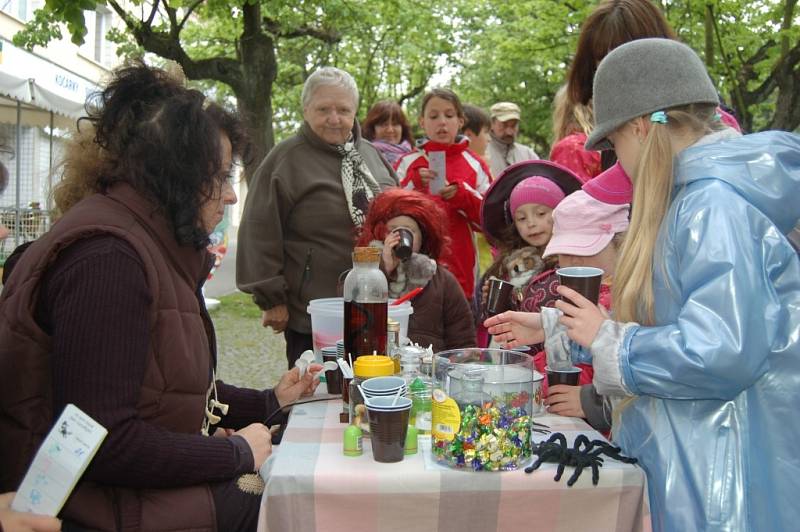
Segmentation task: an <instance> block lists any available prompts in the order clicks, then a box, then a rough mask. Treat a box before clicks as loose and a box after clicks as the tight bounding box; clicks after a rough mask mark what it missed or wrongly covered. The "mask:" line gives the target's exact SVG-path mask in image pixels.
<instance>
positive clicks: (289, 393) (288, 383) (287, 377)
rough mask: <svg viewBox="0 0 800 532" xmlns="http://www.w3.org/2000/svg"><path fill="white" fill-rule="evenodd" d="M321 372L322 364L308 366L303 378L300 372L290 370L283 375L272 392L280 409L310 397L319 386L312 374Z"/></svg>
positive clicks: (317, 380)
mask: <svg viewBox="0 0 800 532" xmlns="http://www.w3.org/2000/svg"><path fill="white" fill-rule="evenodd" d="M321 370H322V364H316V363H313V364H309V365H308V368H306V372H305V374H304V375H303V378H300V370H299V369H298V368H292V369H290V370H289V371H287V372H286V373H284V374H283V376H282V377H281V380H280V381H278V384H277V385H275V388H273V389H272V391H273V392H274V393H275V398H276V399H277V400H278V404H280V405H281V408H283V407H284V406H286V405H288V404H289V403H293V402H295V401H297V400H298V399H300V397H306V396H309V395H312V394H313V393H314V390H316V389H317V385H318V384H319V377H315V376H314V374H315V373H317V372H319V371H321Z"/></svg>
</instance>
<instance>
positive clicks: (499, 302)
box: [486, 279, 514, 316]
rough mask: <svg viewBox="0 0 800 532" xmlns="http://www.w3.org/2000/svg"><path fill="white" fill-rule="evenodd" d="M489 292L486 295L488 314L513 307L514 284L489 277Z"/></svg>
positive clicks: (498, 312)
mask: <svg viewBox="0 0 800 532" xmlns="http://www.w3.org/2000/svg"><path fill="white" fill-rule="evenodd" d="M488 283H489V293H488V294H487V295H486V314H488V315H489V316H494V315H496V314H500V313H502V312H505V311H507V310H510V309H511V294H512V293H513V291H514V285H513V284H511V283H508V282H506V281H501V280H500V279H489V281H488Z"/></svg>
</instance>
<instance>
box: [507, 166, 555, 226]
mask: <svg viewBox="0 0 800 532" xmlns="http://www.w3.org/2000/svg"><path fill="white" fill-rule="evenodd" d="M564 196H565V194H564V191H563V190H561V187H559V186H558V185H556V184H555V183H553V182H552V181H551V180H550V179H548V178H546V177H542V176H538V175H536V176H532V177H529V178H527V179H525V180H523V181H520V182H519V183H518V184H517V186H515V187H514V189H513V190H512V191H511V196H510V197H509V198H508V204H509V205H508V210H509V211H511V216H512V217H513V216H514V213H515V212H517V208H519V207H521V206H523V205H527V204H529V203H538V204H539V205H547V206H548V207H550V208H551V209H555V208H556V205H558V204H559V202H561V200H563V199H564Z"/></svg>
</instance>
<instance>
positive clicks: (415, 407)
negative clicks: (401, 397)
mask: <svg viewBox="0 0 800 532" xmlns="http://www.w3.org/2000/svg"><path fill="white" fill-rule="evenodd" d="M432 393H433V385H432V383H431V381H430V379H428V378H426V377H425V376H423V375H419V376H417V377H416V378H415V379H414V380H413V381H411V383H410V384H409V386H408V397H409V399H411V413H410V414H409V418H408V424H409V425H411V426H412V427H415V428H416V429H417V433H418V434H430V433H431V423H432V414H431V401H432V398H431V396H432Z"/></svg>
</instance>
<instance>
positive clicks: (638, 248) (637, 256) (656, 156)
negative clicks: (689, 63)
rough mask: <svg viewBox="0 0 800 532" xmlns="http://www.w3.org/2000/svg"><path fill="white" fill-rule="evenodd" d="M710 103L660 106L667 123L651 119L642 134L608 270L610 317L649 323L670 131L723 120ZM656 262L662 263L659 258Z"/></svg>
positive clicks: (667, 188)
mask: <svg viewBox="0 0 800 532" xmlns="http://www.w3.org/2000/svg"><path fill="white" fill-rule="evenodd" d="M715 112H716V106H714V105H709V104H690V105H686V106H680V107H674V108H672V109H669V110H667V111H666V115H667V123H666V124H659V123H653V124H652V127H650V131H649V133H648V134H647V138H646V139H645V140H644V145H643V146H642V151H641V154H640V156H639V164H638V166H637V170H636V172H635V175H633V176H631V180H632V181H633V205H632V211H631V224H630V227H629V228H628V235H627V237H626V238H625V242H624V244H623V246H622V252H621V253H620V257H619V262H618V263H617V269H616V272H615V275H614V286H613V288H612V295H613V301H614V316H615V320H617V321H621V322H629V321H635V322H638V323H640V324H642V325H653V324H654V323H655V309H654V306H655V305H654V296H653V270H654V267H655V263H656V261H659V262H660V261H661V258H660V257H656V256H655V247H656V240H657V237H658V232H659V229H660V227H661V222H662V221H663V220H664V216H665V215H666V213H667V209H668V207H669V204H670V201H671V199H672V188H673V165H672V161H673V157H674V153H673V143H672V142H673V140H672V139H673V135H675V136H678V135H681V136H690V137H694V138H695V139H697V138H700V137H701V136H703V135H705V134H707V133H710V132H711V131H712V130H715V129H721V128H723V127H724V126H723V125H722V124H721V123H719V122H718V121H717V120H716V119H715ZM661 264H662V267H663V263H661Z"/></svg>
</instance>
